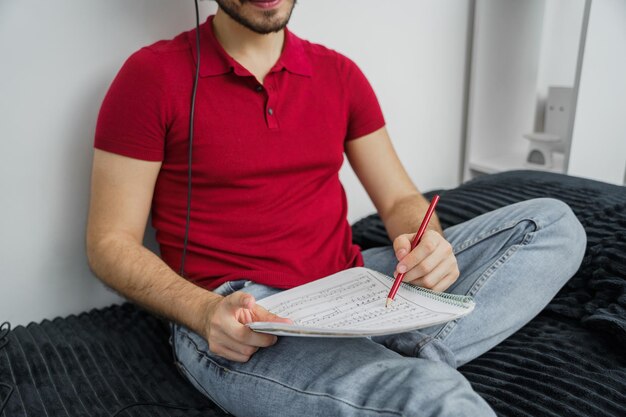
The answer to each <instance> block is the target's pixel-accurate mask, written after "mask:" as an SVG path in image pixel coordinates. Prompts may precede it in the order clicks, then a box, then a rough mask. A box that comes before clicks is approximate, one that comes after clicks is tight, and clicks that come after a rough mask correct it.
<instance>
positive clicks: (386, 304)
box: [385, 298, 393, 308]
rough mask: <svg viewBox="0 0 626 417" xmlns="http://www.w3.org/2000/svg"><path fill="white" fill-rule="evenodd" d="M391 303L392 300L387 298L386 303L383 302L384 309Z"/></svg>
mask: <svg viewBox="0 0 626 417" xmlns="http://www.w3.org/2000/svg"><path fill="white" fill-rule="evenodd" d="M392 301H393V300H392V299H391V298H387V301H385V308H387V307H389V306H390V305H391V302H392Z"/></svg>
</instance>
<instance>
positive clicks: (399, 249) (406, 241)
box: [393, 233, 415, 261]
mask: <svg viewBox="0 0 626 417" xmlns="http://www.w3.org/2000/svg"><path fill="white" fill-rule="evenodd" d="M414 236H415V233H408V234H404V235H400V236H398V237H397V238H395V239H394V240H393V251H394V252H395V254H396V259H397V260H398V261H400V260H402V258H404V257H405V256H406V255H407V254H408V253H409V252H410V251H411V241H412V240H413V237H414Z"/></svg>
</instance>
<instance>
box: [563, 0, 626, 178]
mask: <svg viewBox="0 0 626 417" xmlns="http://www.w3.org/2000/svg"><path fill="white" fill-rule="evenodd" d="M625 74H626V2H625V1H624V0H600V1H598V0H594V1H592V3H591V11H590V15H589V26H588V28H587V41H586V44H585V56H584V60H583V66H582V72H581V77H580V87H579V92H578V106H577V109H576V118H575V121H574V132H573V134H572V147H571V150H570V160H569V168H568V171H567V172H568V174H570V175H576V176H581V177H586V178H593V179H597V180H601V181H606V182H612V183H614V184H624V185H626V117H624V111H625V110H626V75H625Z"/></svg>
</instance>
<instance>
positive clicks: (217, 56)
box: [187, 16, 312, 77]
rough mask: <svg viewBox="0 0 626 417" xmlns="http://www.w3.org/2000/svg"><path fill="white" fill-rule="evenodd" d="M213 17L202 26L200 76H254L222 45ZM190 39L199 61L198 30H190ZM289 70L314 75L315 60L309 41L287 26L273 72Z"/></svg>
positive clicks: (192, 49) (194, 55) (193, 53)
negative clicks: (232, 74) (214, 26)
mask: <svg viewBox="0 0 626 417" xmlns="http://www.w3.org/2000/svg"><path fill="white" fill-rule="evenodd" d="M213 17H214V16H209V17H208V19H207V20H206V22H204V23H203V24H202V25H200V51H201V58H202V59H201V60H200V76H201V77H211V76H215V75H222V74H226V73H229V72H231V71H233V72H234V73H235V74H237V75H250V73H249V72H248V71H247V70H246V69H245V68H244V67H243V66H242V65H241V64H239V63H238V62H237V61H235V60H234V59H233V58H232V57H231V56H230V55H228V53H226V51H225V50H224V48H223V47H222V45H221V44H220V43H219V42H218V40H217V38H216V37H215V33H214V32H213ZM187 39H188V41H189V44H190V45H191V53H192V55H193V59H194V62H197V59H198V58H197V57H198V55H197V51H196V31H195V30H190V31H189V32H187ZM283 68H285V69H286V70H287V71H289V72H291V73H293V74H298V75H304V76H309V77H310V76H311V75H312V65H311V60H310V59H309V56H308V54H307V51H306V49H305V41H303V40H302V39H300V38H298V37H297V36H296V35H294V34H293V33H291V32H290V31H289V30H288V29H287V28H285V45H284V46H283V52H282V53H281V55H280V58H278V61H277V62H276V64H275V65H274V67H273V68H272V70H271V71H270V72H274V71H280V70H282V69H283Z"/></svg>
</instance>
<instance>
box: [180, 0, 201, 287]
mask: <svg viewBox="0 0 626 417" xmlns="http://www.w3.org/2000/svg"><path fill="white" fill-rule="evenodd" d="M194 4H195V6H196V75H195V78H194V80H193V90H192V93H191V106H190V107H191V111H190V113H189V156H188V158H189V159H188V163H187V217H186V219H185V239H184V241H183V254H182V257H181V260H180V275H181V276H183V277H184V276H185V259H186V257H187V244H188V241H189V223H190V222H191V179H192V176H191V174H192V162H193V125H194V123H193V122H194V115H195V112H196V93H197V92H198V79H199V78H200V12H199V11H198V0H194Z"/></svg>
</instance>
